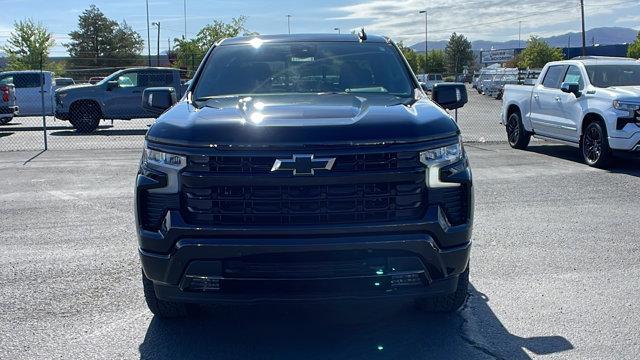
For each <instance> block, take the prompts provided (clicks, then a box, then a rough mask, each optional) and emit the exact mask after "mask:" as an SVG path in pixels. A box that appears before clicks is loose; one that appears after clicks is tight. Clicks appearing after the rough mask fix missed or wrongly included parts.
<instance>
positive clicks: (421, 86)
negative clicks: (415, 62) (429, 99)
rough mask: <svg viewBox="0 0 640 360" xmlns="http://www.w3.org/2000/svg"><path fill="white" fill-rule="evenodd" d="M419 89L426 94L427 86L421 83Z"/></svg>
mask: <svg viewBox="0 0 640 360" xmlns="http://www.w3.org/2000/svg"><path fill="white" fill-rule="evenodd" d="M420 88H421V89H422V91H424V92H427V91H428V89H427V84H425V83H423V82H422V81H421V82H420Z"/></svg>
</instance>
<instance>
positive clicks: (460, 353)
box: [139, 286, 573, 359]
mask: <svg viewBox="0 0 640 360" xmlns="http://www.w3.org/2000/svg"><path fill="white" fill-rule="evenodd" d="M469 295H470V297H469V299H468V301H467V304H466V305H465V306H464V307H463V308H462V309H461V310H460V311H458V312H457V313H455V314H451V315H445V314H424V313H421V312H419V311H417V310H415V309H414V308H413V306H412V303H410V302H408V301H397V300H396V301H384V302H376V303H368V304H366V305H363V304H362V303H341V304H332V305H329V304H323V305H318V304H308V305H296V306H292V305H284V304H278V305H268V304H264V305H251V306H249V305H246V306H245V305H243V306H220V307H207V308H205V309H204V310H203V312H202V313H201V314H199V315H197V316H196V317H195V318H191V319H185V320H163V319H160V318H158V317H154V318H153V319H152V321H151V323H150V324H149V328H148V329H147V333H146V335H145V338H144V342H143V343H142V344H140V347H139V350H140V358H141V359H181V358H184V359H186V358H188V359H200V358H202V359H204V358H217V359H230V358H233V359H253V358H260V359H265V358H273V359H354V358H357V359H427V358H431V359H434V358H435V359H445V358H446V359H463V358H464V359H486V358H504V359H530V357H529V355H528V354H527V352H525V351H524V350H523V349H527V350H528V351H530V352H531V353H534V354H537V355H542V354H552V353H557V352H561V351H568V350H571V349H573V346H572V345H571V343H570V342H569V341H568V340H567V339H565V338H564V337H561V336H542V337H532V338H522V337H519V336H516V335H513V334H511V333H509V331H508V330H507V329H506V328H505V327H504V326H503V324H502V323H501V322H500V320H499V319H498V318H497V316H496V315H495V314H494V312H493V311H492V310H491V308H490V306H489V300H488V298H487V297H486V296H485V295H484V294H482V293H480V292H478V291H476V290H475V289H474V288H473V286H471V287H470V294H469Z"/></svg>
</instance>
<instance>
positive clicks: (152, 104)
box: [142, 87, 178, 117]
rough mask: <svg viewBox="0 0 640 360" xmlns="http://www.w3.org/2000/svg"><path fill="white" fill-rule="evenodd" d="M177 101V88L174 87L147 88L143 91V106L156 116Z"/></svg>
mask: <svg viewBox="0 0 640 360" xmlns="http://www.w3.org/2000/svg"><path fill="white" fill-rule="evenodd" d="M177 102H178V97H177V95H176V90H175V89H174V88H172V87H155V88H147V89H145V90H144V92H143V93H142V108H143V109H145V110H146V111H147V112H149V113H151V114H152V115H154V116H156V117H158V116H160V115H161V114H162V113H163V112H165V111H166V110H167V109H169V108H170V107H172V106H173V105H174V104H175V103H177Z"/></svg>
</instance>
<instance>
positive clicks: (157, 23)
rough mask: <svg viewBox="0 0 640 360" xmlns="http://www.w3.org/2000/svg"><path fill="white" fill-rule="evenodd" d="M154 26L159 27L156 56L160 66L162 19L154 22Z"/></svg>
mask: <svg viewBox="0 0 640 360" xmlns="http://www.w3.org/2000/svg"><path fill="white" fill-rule="evenodd" d="M152 25H153V26H157V27H158V55H157V56H156V59H157V63H158V67H160V21H158V22H154V23H153V24H152Z"/></svg>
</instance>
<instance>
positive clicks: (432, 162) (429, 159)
mask: <svg viewBox="0 0 640 360" xmlns="http://www.w3.org/2000/svg"><path fill="white" fill-rule="evenodd" d="M463 160H465V153H464V148H463V147H462V143H461V142H460V141H458V143H456V144H453V145H449V146H444V147H441V148H437V149H431V150H426V151H423V152H421V153H420V162H421V163H423V164H424V165H426V166H427V170H426V171H427V174H426V181H427V186H428V187H430V188H443V187H457V186H460V184H458V183H450V182H442V181H441V180H440V169H442V168H443V167H445V166H448V165H451V164H455V163H457V162H461V161H463ZM455 168H458V167H457V166H456V167H455ZM460 168H461V169H463V170H464V168H466V165H465V166H462V167H460Z"/></svg>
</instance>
